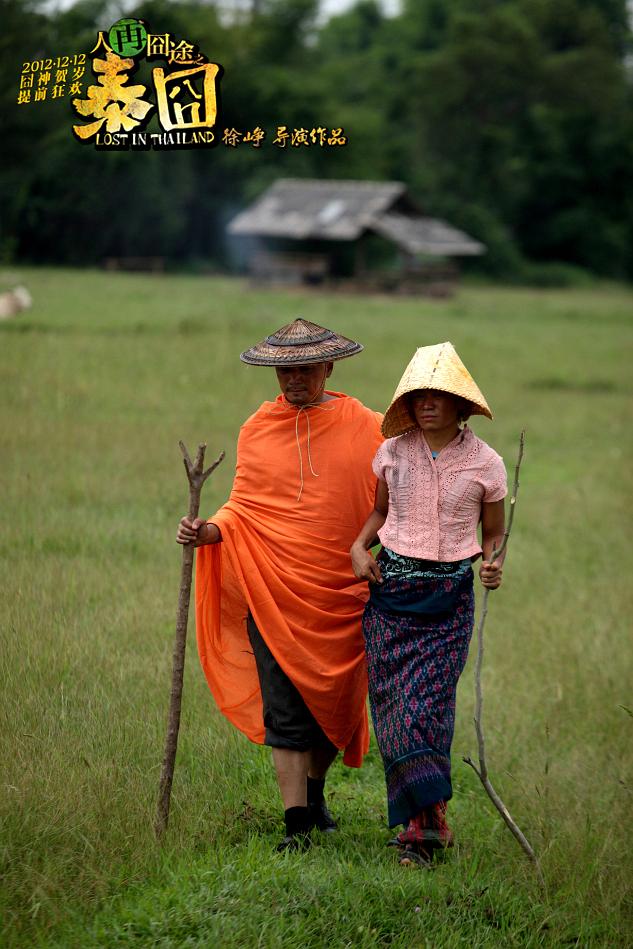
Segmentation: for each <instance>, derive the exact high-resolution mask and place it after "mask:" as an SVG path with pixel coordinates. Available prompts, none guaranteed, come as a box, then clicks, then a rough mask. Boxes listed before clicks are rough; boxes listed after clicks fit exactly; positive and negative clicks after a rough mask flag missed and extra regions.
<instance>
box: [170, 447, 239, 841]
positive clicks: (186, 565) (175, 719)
mask: <svg viewBox="0 0 633 949" xmlns="http://www.w3.org/2000/svg"><path fill="white" fill-rule="evenodd" d="M178 444H179V445H180V450H181V452H182V457H183V463H184V466H185V471H186V472H187V480H188V481H189V519H190V520H191V521H193V520H194V519H195V518H196V517H197V516H198V511H199V509H200V492H201V491H202V485H203V484H204V482H205V481H206V480H207V478H208V477H209V475H210V474H211V473H212V472H213V471H215V469H216V468H217V466H218V465H219V464H220V462H221V461H222V459H223V458H224V452H223V451H222V452H220V454H219V455H218V457H217V458H216V460H215V461H214V462H213V464H212V465H210V466H209V467H208V468H207V469H206V471H204V470H203V469H204V453H205V450H206V447H207V446H206V445H198V452H197V454H196V460H195V461H192V460H191V458H190V456H189V452H188V451H187V449H186V447H185V445H184V443H183V442H179V443H178ZM193 551H194V545H193V544H186V545H185V546H183V548H182V568H181V572H180V592H179V594H178V613H177V616H176V639H175V642H174V654H173V662H172V673H171V696H170V700H169V721H168V724H167V737H166V740H165V753H164V755H163V766H162V770H161V775H160V786H159V792H158V806H157V808H156V820H155V823H154V830H155V832H156V836H157V837H158V838H160V837H162V836H163V834H164V833H165V831H166V829H167V822H168V820H169V804H170V801H171V786H172V782H173V779H174V764H175V762H176V750H177V748H178V732H179V730H180V708H181V705H182V683H183V676H184V669H185V647H186V645H187V621H188V618H189V599H190V596H191V576H192V573H193Z"/></svg>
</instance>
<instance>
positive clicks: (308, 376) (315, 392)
mask: <svg viewBox="0 0 633 949" xmlns="http://www.w3.org/2000/svg"><path fill="white" fill-rule="evenodd" d="M276 372H277V379H278V380H279V388H280V389H281V391H282V392H283V394H284V396H285V397H286V401H287V402H290V403H291V404H292V405H307V404H308V403H310V402H320V401H321V398H322V396H323V389H324V388H325V380H326V379H327V378H328V376H329V375H330V374H331V372H332V363H331V362H319V363H315V364H313V365H311V366H283V367H281V368H279V369H277V370H276Z"/></svg>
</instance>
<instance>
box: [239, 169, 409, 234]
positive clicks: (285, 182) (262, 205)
mask: <svg viewBox="0 0 633 949" xmlns="http://www.w3.org/2000/svg"><path fill="white" fill-rule="evenodd" d="M405 191H406V187H405V185H404V184H402V183H401V182H399V181H353V180H349V181H345V180H339V181H333V180H323V181H321V180H315V179H312V178H280V179H279V181H276V182H275V184H273V185H271V187H270V188H268V190H267V191H265V192H264V194H263V195H262V196H261V197H260V198H258V199H257V201H255V202H254V204H252V205H251V206H250V207H249V208H247V209H246V210H245V211H242V212H241V214H238V215H237V217H234V218H233V220H232V221H231V222H230V224H229V226H228V231H229V233H230V234H245V235H246V234H248V235H254V236H259V237H280V238H284V237H286V238H295V239H298V240H302V239H303V240H307V239H308V238H316V239H321V240H334V241H353V240H356V238H358V237H360V235H361V234H362V233H363V232H364V231H366V230H367V229H368V228H369V227H370V226H371V224H372V222H373V221H374V220H375V219H376V218H377V217H378V216H379V215H380V214H381V213H383V212H384V211H386V210H387V209H388V208H390V207H391V206H392V205H393V204H394V202H395V201H396V200H397V199H398V198H399V197H401V196H402V195H403V194H404V193H405Z"/></svg>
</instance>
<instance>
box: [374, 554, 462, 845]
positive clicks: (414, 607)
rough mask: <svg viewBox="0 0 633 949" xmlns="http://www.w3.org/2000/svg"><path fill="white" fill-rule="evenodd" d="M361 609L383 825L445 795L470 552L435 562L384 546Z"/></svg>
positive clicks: (403, 821)
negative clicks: (381, 771)
mask: <svg viewBox="0 0 633 949" xmlns="http://www.w3.org/2000/svg"><path fill="white" fill-rule="evenodd" d="M378 562H379V564H380V569H381V572H382V577H383V582H382V584H371V585H370V598H369V602H368V603H367V606H366V607H365V613H364V616H363V632H364V635H365V646H366V650H367V664H368V672H369V699H370V703H371V712H372V719H373V723H374V731H375V733H376V739H377V741H378V747H379V748H380V753H381V755H382V759H383V763H384V767H385V778H386V782H387V804H388V811H389V826H390V827H395V826H396V825H397V824H407V823H408V822H409V820H410V819H411V818H413V817H415V816H416V815H417V814H419V812H420V811H421V810H422V809H423V808H425V807H428V806H429V805H431V804H435V803H436V802H438V801H447V800H449V798H451V797H452V793H453V792H452V786H451V763H450V750H451V743H452V740H453V730H454V725H455V693H456V689H457V680H458V679H459V676H460V674H461V672H462V669H463V668H464V665H465V663H466V657H467V655H468V644H469V642H470V637H471V634H472V629H473V616H474V593H473V571H472V567H471V564H470V560H463V561H457V562H456V563H436V562H434V561H428V560H418V559H416V558H413V557H404V556H401V555H400V554H396V553H394V552H393V551H391V550H388V549H387V548H383V549H382V551H381V552H380V554H379V555H378Z"/></svg>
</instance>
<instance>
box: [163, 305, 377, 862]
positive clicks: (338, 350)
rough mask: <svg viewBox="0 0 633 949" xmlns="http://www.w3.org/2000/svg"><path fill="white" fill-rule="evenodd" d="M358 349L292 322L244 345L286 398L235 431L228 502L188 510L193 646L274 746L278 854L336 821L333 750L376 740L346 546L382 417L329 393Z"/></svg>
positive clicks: (247, 726) (368, 491) (228, 711)
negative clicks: (334, 376) (279, 805)
mask: <svg viewBox="0 0 633 949" xmlns="http://www.w3.org/2000/svg"><path fill="white" fill-rule="evenodd" d="M361 349H362V346H360V344H358V343H354V342H353V341H351V340H348V339H346V338H345V337H342V336H339V335H337V334H335V333H333V332H331V331H330V330H326V329H324V328H323V327H321V326H317V325H316V324H314V323H308V322H307V321H305V320H295V321H294V322H293V323H291V324H289V325H288V326H285V327H282V329H280V330H278V331H277V333H275V334H273V335H272V336H269V337H267V339H266V340H264V341H263V342H262V343H260V344H258V345H257V346H254V347H252V348H251V349H250V350H247V351H246V352H245V353H242V355H241V357H240V358H241V359H242V360H243V361H244V362H248V363H250V364H251V365H267V366H274V367H275V368H276V370H277V377H278V381H279V385H280V388H281V393H282V394H281V395H279V396H277V399H276V401H274V402H264V404H263V405H262V406H261V407H260V408H259V409H258V410H257V411H256V412H255V413H254V414H253V415H252V416H251V417H250V418H249V419H248V420H247V421H246V422H245V424H244V425H243V426H242V429H241V431H240V436H239V440H238V449H237V466H236V473H235V481H234V483H233V489H232V491H231V495H230V498H229V500H228V502H227V503H226V504H225V505H224V506H223V507H222V508H221V509H220V510H219V511H218V512H217V514H215V515H214V516H213V517H212V518H210V519H209V520H208V521H203V520H202V519H200V518H197V519H196V520H195V521H193V522H190V521H189V520H188V519H187V518H183V519H182V520H181V522H180V527H179V530H178V536H177V539H178V541H179V543H191V542H193V543H195V544H196V546H197V547H200V550H199V551H198V557H197V564H196V624H197V636H198V650H199V654H200V661H201V663H202V667H203V669H204V672H205V675H206V677H207V681H208V683H209V687H210V688H211V691H212V693H213V695H214V697H215V700H216V702H217V704H218V706H219V708H220V710H221V711H222V712H223V714H224V715H226V716H227V718H229V720H230V721H231V722H233V724H235V725H236V726H237V727H238V728H239V729H240V730H241V731H243V732H244V734H245V735H247V736H248V738H250V739H251V741H255V742H259V743H262V742H263V743H265V744H267V745H270V746H271V747H272V754H273V761H274V764H275V769H276V772H277V779H278V782H279V788H280V792H281V796H282V799H283V802H284V808H285V822H286V836H285V838H284V840H283V841H282V843H281V844H280V848H279V849H286V848H291V849H296V848H299V847H304V846H306V845H307V843H308V842H309V838H308V837H307V834H308V833H309V831H310V830H311V829H312V827H314V826H317V827H319V828H320V829H321V830H325V831H328V830H333V829H335V827H336V824H335V822H334V820H333V819H332V816H331V815H330V813H329V811H328V810H327V807H326V806H325V802H324V798H323V787H324V782H325V775H326V772H327V769H328V767H329V765H330V764H331V763H332V761H333V760H334V758H335V757H336V754H337V752H338V750H339V749H342V750H343V751H344V757H343V761H344V762H345V764H348V765H350V766H352V767H359V766H360V764H361V761H362V757H363V755H364V754H365V753H366V752H367V749H368V747H369V731H368V723H367V714H366V704H365V699H366V693H367V676H366V669H365V657H364V644H363V637H362V632H361V616H362V612H363V607H364V603H365V600H366V599H367V585H366V584H364V583H363V582H361V581H359V580H357V579H356V577H355V576H354V573H353V570H352V567H351V560H350V556H349V548H350V546H351V544H352V541H353V540H354V538H355V537H356V535H357V534H358V532H359V530H360V528H361V527H362V525H363V524H364V522H365V519H366V518H367V516H368V514H369V513H370V511H371V510H372V508H373V503H374V495H375V485H376V478H375V476H374V474H373V472H372V468H371V462H372V459H373V456H374V454H375V451H376V449H377V447H378V445H379V444H380V442H381V435H380V421H381V416H380V415H379V414H377V413H375V412H372V411H371V410H369V409H367V408H366V407H365V406H363V405H362V404H361V403H360V402H359V401H358V400H357V399H354V398H351V397H349V396H347V395H344V394H343V393H341V392H336V391H331V390H326V389H325V381H326V379H327V378H328V377H329V376H330V374H331V372H332V368H333V366H332V364H333V362H334V361H335V360H338V359H343V358H346V357H347V356H352V355H354V354H355V353H357V352H360V350H361Z"/></svg>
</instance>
